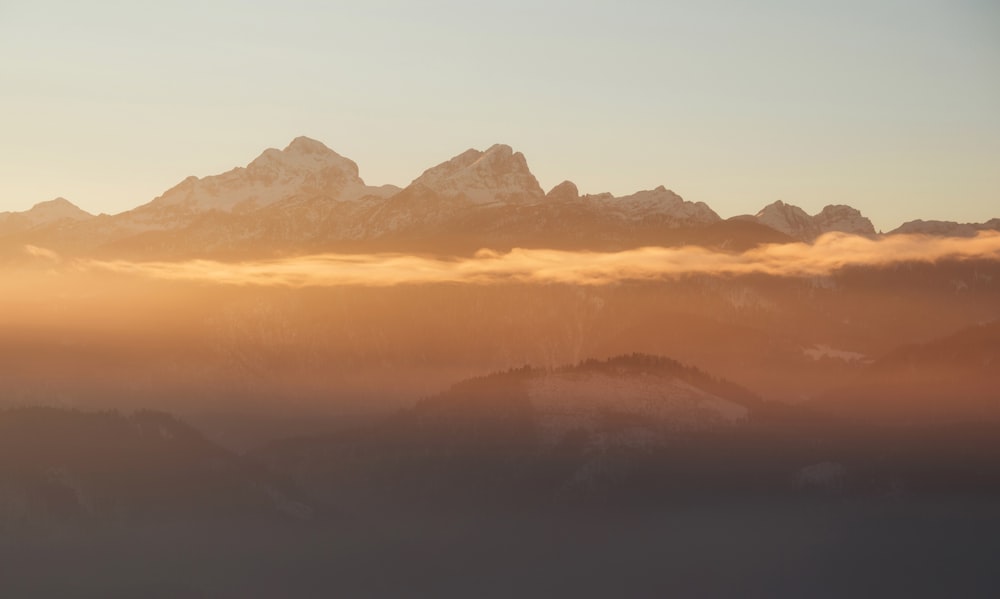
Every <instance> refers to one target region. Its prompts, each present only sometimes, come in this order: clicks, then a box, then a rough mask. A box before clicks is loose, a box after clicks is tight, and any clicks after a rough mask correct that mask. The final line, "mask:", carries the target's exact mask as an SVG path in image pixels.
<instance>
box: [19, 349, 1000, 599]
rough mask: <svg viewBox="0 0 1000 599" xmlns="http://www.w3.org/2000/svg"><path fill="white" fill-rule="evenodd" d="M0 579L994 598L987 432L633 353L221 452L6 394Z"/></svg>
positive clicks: (69, 590)
mask: <svg viewBox="0 0 1000 599" xmlns="http://www.w3.org/2000/svg"><path fill="white" fill-rule="evenodd" d="M0 449H2V451H0V490H2V495H0V590H2V595H3V596H4V597H212V598H216V597H232V598H246V597H251V598H252V597H261V598H271V597H330V596H350V597H400V596H433V597H469V596H475V597H511V596H519V597H554V596H572V597H608V596H625V597H664V596H669V597H734V596H739V597H845V596H851V597H941V596H961V597H993V596H996V593H997V590H998V589H1000V573H998V572H997V570H996V568H995V567H994V561H995V556H996V555H997V551H998V550H1000V509H998V507H997V506H998V505H1000V459H998V457H1000V429H997V428H996V427H995V426H993V425H989V424H982V423H978V424H976V423H966V424H961V423H952V424H948V425H936V426H922V427H914V426H895V427H892V426H889V425H885V424H878V425H866V424H859V423H853V422H850V421H841V420H834V419H833V417H830V416H825V415H817V414H812V413H808V412H803V411H800V410H796V409H793V408H788V407H778V406H773V405H771V404H769V403H767V402H764V401H762V400H760V399H759V398H757V397H755V396H754V395H753V394H751V393H749V392H748V391H746V390H744V389H741V388H740V387H738V386H736V385H733V384H731V383H727V382H726V381H722V380H719V379H716V378H714V377H711V376H709V375H707V374H705V373H703V372H700V371H698V370H696V369H693V368H690V367H687V366H684V365H682V364H679V363H677V362H674V361H672V360H668V359H665V358H656V357H652V356H642V355H632V356H624V357H620V358H615V359H612V360H607V361H603V362H597V361H588V362H585V363H583V364H580V365H577V366H574V367H570V368H563V369H557V370H551V371H549V370H540V369H532V368H524V369H517V370H513V371H509V372H505V373H500V374H497V375H491V376H487V377H481V378H478V379H472V380H469V381H465V382H462V383H459V384H457V385H455V386H454V387H452V388H451V389H449V390H448V391H446V392H444V393H442V394H439V395H437V396H433V397H429V398H427V399H425V400H423V401H421V402H420V403H419V404H417V405H416V406H415V407H413V408H412V409H408V410H404V411H402V412H400V413H398V414H397V415H395V416H393V417H392V418H389V419H386V420H384V421H383V422H381V423H378V424H374V425H366V426H364V427H361V428H357V429H355V430H353V431H346V432H339V433H336V434H332V433H331V434H325V435H318V436H309V437H300V438H296V439H288V440H285V441H281V442H276V443H273V444H269V445H268V446H266V447H262V448H260V449H258V450H256V451H254V452H251V453H250V454H249V455H248V456H239V455H235V454H233V453H231V452H228V451H226V450H224V449H221V448H219V447H218V446H216V445H215V444H214V443H212V442H211V441H210V440H208V439H205V438H204V437H203V436H201V435H200V434H198V433H197V431H195V430H193V429H191V428H190V427H188V426H187V425H185V424H183V423H182V422H180V421H178V420H176V419H174V418H172V417H170V416H166V415H163V414H156V413H136V414H134V415H120V414H116V413H85V412H76V411H67V410H60V409H23V410H8V411H5V412H0Z"/></svg>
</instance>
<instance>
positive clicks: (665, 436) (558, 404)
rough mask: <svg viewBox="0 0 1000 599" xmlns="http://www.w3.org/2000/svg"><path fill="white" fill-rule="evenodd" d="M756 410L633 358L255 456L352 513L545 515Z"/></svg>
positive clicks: (505, 386) (429, 403)
mask: <svg viewBox="0 0 1000 599" xmlns="http://www.w3.org/2000/svg"><path fill="white" fill-rule="evenodd" d="M758 411H759V412H760V413H766V412H767V405H766V404H765V402H762V401H761V400H760V399H758V398H757V397H756V396H754V395H753V394H752V393H750V392H749V391H746V390H745V389H742V388H741V387H738V386H736V385H734V384H732V383H728V382H726V381H723V380H719V379H715V378H713V377H711V376H709V375H707V374H705V373H703V372H701V371H699V370H697V369H695V368H692V367H688V366H685V365H683V364H680V363H679V362H676V361H673V360H670V359H667V358H661V357H656V356H649V355H643V354H632V355H628V356H619V357H616V358H611V359H608V360H603V361H598V360H588V361H585V362H582V363H580V364H578V365H576V366H571V367H565V368H559V369H555V370H544V369H537V368H531V367H527V366H526V367H523V368H518V369H512V370H509V371H506V372H501V373H496V374H492V375H488V376H485V377H478V378H473V379H468V380H465V381H462V382H460V383H457V384H455V385H453V386H452V387H451V388H450V389H448V390H447V391H445V392H443V393H440V394H437V395H435V396H432V397H429V398H426V399H424V400H421V401H420V402H418V403H417V404H416V405H415V406H414V407H412V408H410V409H407V410H404V411H402V412H400V413H399V414H398V415H397V416H395V417H393V418H390V419H388V420H386V421H384V422H382V423H380V424H377V425H375V426H370V427H367V428H363V429H359V430H354V431H348V432H345V433H339V434H335V435H322V436H312V437H302V438H298V439H290V440H285V441H280V442H276V443H273V444H271V445H269V446H267V447H265V448H263V449H261V450H260V451H258V452H255V453H254V454H253V457H254V458H255V459H257V460H259V461H260V462H261V463H263V464H265V465H266V466H267V467H268V468H269V469H270V470H272V471H273V472H276V473H292V478H293V480H294V482H295V484H296V485H298V486H300V487H301V488H302V489H304V490H306V492H307V493H309V494H310V496H311V497H314V498H316V499H317V500H319V501H322V502H323V503H327V504H329V505H331V506H332V507H333V508H334V509H336V510H338V511H342V512H345V513H360V512H368V511H370V510H378V509H383V508H388V507H389V506H391V505H394V504H397V503H398V504H399V505H401V506H403V505H405V506H408V507H407V508H405V509H411V508H413V507H414V506H416V505H425V506H452V505H455V506H458V505H462V504H463V503H465V502H468V503H465V505H466V507H470V506H473V507H475V509H481V508H482V507H483V506H487V505H505V502H515V504H516V503H517V502H520V501H529V502H532V503H539V502H540V503H542V504H545V503H548V502H551V501H553V500H556V501H558V500H559V498H560V497H562V498H567V497H578V496H581V497H589V496H591V494H592V492H594V490H595V489H597V488H601V487H605V486H607V485H610V486H612V487H615V486H616V485H617V484H618V483H619V482H621V481H620V480H619V479H620V477H621V476H623V475H625V474H626V473H628V472H629V471H630V469H631V468H632V467H633V466H635V465H638V464H643V463H645V460H647V459H648V456H649V455H650V452H657V453H658V452H667V453H668V454H669V453H670V451H671V450H670V448H672V447H675V446H676V445H677V444H678V443H686V442H687V441H686V440H687V439H690V438H691V437H692V435H694V436H698V435H718V434H722V432H723V431H731V430H735V429H738V428H740V427H744V426H747V424H748V422H750V420H751V418H752V417H753V414H755V413H758ZM619 468H624V469H623V470H619ZM497 502H500V503H497ZM506 505H507V507H508V508H509V507H510V505H511V504H506Z"/></svg>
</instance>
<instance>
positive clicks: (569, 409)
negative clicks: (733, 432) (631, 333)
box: [528, 372, 748, 444]
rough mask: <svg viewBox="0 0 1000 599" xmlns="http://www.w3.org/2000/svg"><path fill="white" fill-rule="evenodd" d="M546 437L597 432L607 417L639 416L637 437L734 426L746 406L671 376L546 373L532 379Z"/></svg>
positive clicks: (539, 424)
mask: <svg viewBox="0 0 1000 599" xmlns="http://www.w3.org/2000/svg"><path fill="white" fill-rule="evenodd" d="M528 399H529V401H530V402H531V405H532V408H533V410H534V412H535V414H536V415H537V419H536V426H537V427H538V430H539V434H540V436H541V438H542V440H543V441H544V442H546V443H550V444H556V443H558V442H560V441H561V440H562V439H563V438H564V437H565V436H566V435H567V434H568V433H570V432H573V431H584V432H588V433H597V432H599V431H601V430H603V429H604V428H606V425H605V422H606V419H607V418H608V417H614V416H616V415H617V416H626V417H631V418H638V419H640V420H639V422H641V423H642V425H641V426H637V427H635V430H634V431H633V432H634V433H635V435H638V437H636V439H639V438H642V439H646V438H649V435H647V434H643V431H644V430H645V431H646V432H647V433H648V429H649V428H650V427H652V428H654V429H657V430H690V429H704V428H712V427H716V426H720V425H732V424H736V423H738V422H740V421H742V420H744V419H745V418H746V417H747V415H748V410H747V408H746V407H744V406H742V405H740V404H738V403H735V402H733V401H730V400H727V399H724V398H721V397H718V396H716V395H713V394H711V393H708V392H706V391H703V390H701V389H699V388H697V387H695V386H693V385H691V384H689V383H686V382H684V381H681V380H679V379H676V378H672V377H661V376H652V375H650V376H636V377H621V376H612V375H608V374H603V373H574V372H569V373H547V374H545V375H542V376H539V377H535V378H533V379H531V380H530V381H529V383H528Z"/></svg>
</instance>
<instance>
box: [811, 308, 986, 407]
mask: <svg viewBox="0 0 1000 599" xmlns="http://www.w3.org/2000/svg"><path fill="white" fill-rule="evenodd" d="M817 402H818V405H821V406H824V407H826V408H827V409H831V410H834V411H838V412H842V413H846V414H851V415H855V416H858V417H862V418H879V419H882V420H885V421H892V422H927V421H940V420H945V421H980V420H983V419H986V420H991V421H1000V321H995V322H991V323H987V324H982V325H975V326H972V327H967V328H964V329H962V330H960V331H958V332H956V333H953V334H951V335H947V336H944V337H941V338H938V339H934V340H932V341H928V342H926V343H919V344H910V345H905V346H903V347H901V348H899V349H896V350H894V351H892V352H890V353H888V354H887V355H885V356H883V357H881V358H879V359H878V360H876V361H874V362H873V363H872V364H871V365H869V366H868V367H866V368H865V369H864V371H862V372H860V373H859V374H858V375H857V377H856V378H854V379H853V380H852V381H850V382H849V383H847V384H846V385H844V386H843V387H839V388H837V389H835V390H832V391H830V392H829V393H827V394H826V395H825V396H824V397H822V398H820V399H818V400H817Z"/></svg>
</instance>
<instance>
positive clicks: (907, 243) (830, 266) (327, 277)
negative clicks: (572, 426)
mask: <svg viewBox="0 0 1000 599" xmlns="http://www.w3.org/2000/svg"><path fill="white" fill-rule="evenodd" d="M35 250H36V253H38V254H40V255H46V256H48V254H47V253H45V252H47V250H41V249H40V248H35ZM945 259H950V260H968V259H989V260H995V259H1000V233H996V232H981V233H980V234H979V235H977V236H976V237H972V238H945V237H927V236H921V235H892V236H888V237H882V238H879V239H868V238H864V237H857V236H852V235H846V234H840V233H831V234H827V235H824V236H822V237H820V238H819V239H817V240H816V241H815V242H814V243H812V244H806V243H787V244H768V245H763V246H759V247H757V248H754V249H751V250H748V251H746V252H742V253H734V252H724V251H718V250H712V249H706V248H702V247H646V248H640V249H635V250H627V251H621V252H577V251H560V250H546V249H514V250H513V251H511V252H508V253H504V254H501V253H497V252H493V251H489V250H482V251H480V252H478V253H477V254H476V255H475V256H474V257H471V258H456V259H440V258H427V257H419V256H410V255H402V254H317V255H309V256H300V257H294V258H286V259H280V260H262V261H251V262H237V263H226V262H216V261H211V260H190V261H182V262H130V261H123V260H113V261H98V260H82V261H76V262H73V263H72V264H73V265H74V266H75V267H76V268H79V269H83V270H98V271H105V272H113V273H119V274H124V275H134V276H142V277H152V278H155V279H162V280H177V281H193V282H205V283H218V284H227V285H260V286H286V287H310V286H340V285H348V286H349V285H356V286H376V287H377V286H392V285H403V284H421V283H468V284H495V283H504V282H521V283H568V284H579V285H606V284H613V283H617V282H621V281H629V280H638V281H649V280H662V279H670V278H676V277H680V276H685V275H695V274H702V275H747V274H767V275H775V276H785V277H807V276H822V275H829V274H831V273H834V272H836V271H837V270H839V269H842V268H846V267H851V266H884V265H890V264H895V263H901V262H935V261H939V260H945Z"/></svg>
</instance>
